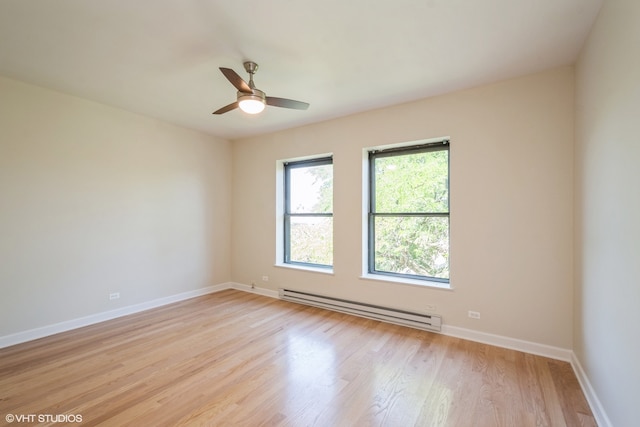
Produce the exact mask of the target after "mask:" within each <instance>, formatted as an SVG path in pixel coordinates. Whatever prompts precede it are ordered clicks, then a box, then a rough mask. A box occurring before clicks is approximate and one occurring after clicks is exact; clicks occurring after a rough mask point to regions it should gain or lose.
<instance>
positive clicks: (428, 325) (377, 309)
mask: <svg viewBox="0 0 640 427" xmlns="http://www.w3.org/2000/svg"><path fill="white" fill-rule="evenodd" d="M278 293H279V296H280V299H283V300H286V301H292V302H297V303H300V304H306V305H312V306H315V307H320V308H326V309H328V310H333V311H340V312H342V313H349V314H354V315H356V316H361V317H367V318H369V319H376V320H381V321H383V322H388V323H394V324H396V325H403V326H410V327H412V328H417V329H424V330H427V331H436V332H440V327H441V324H442V317H441V316H438V315H434V314H420V313H412V312H410V311H404V310H397V309H394V308H387V307H381V306H378V305H373V304H365V303H361V302H355V301H348V300H344V299H339V298H332V297H326V296H322V295H315V294H310V293H307V292H300V291H294V290H291V289H280V290H279V291H278Z"/></svg>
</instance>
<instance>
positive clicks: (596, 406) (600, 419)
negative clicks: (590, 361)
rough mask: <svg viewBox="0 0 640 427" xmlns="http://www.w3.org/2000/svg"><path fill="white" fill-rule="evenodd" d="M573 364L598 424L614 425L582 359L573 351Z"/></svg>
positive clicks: (603, 426)
mask: <svg viewBox="0 0 640 427" xmlns="http://www.w3.org/2000/svg"><path fill="white" fill-rule="evenodd" d="M571 366H572V367H573V372H575V373H576V377H578V382H579V383H580V387H581V388H582V392H583V393H584V395H585V397H586V398H587V403H589V407H590V408H591V412H593V416H594V418H595V419H596V423H598V426H600V427H612V426H613V424H611V421H610V420H609V417H608V416H607V413H606V412H605V410H604V407H603V406H602V402H600V399H598V396H597V395H596V392H595V390H594V389H593V386H592V385H591V382H590V381H589V378H588V377H587V374H586V373H585V372H584V369H583V368H582V364H581V363H580V360H579V359H578V357H577V356H576V355H575V353H573V352H572V357H571Z"/></svg>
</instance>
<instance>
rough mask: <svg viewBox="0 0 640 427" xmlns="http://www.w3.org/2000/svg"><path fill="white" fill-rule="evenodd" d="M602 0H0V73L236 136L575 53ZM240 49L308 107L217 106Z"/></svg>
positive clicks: (475, 81)
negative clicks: (248, 110)
mask: <svg viewBox="0 0 640 427" xmlns="http://www.w3.org/2000/svg"><path fill="white" fill-rule="evenodd" d="M602 1H603V0H393V1H391V0H377V1H373V0H103V1H100V0H55V1H45V0H0V75H4V76H6V77H10V78H14V79H18V80H22V81H25V82H28V83H32V84H36V85H40V86H44V87H47V88H51V89H55V90H58V91H61V92H66V93H69V94H72V95H76V96H80V97H83V98H88V99H91V100H95V101H98V102H101V103H104V104H108V105H112V106H115V107H119V108H123V109H125V110H129V111H133V112H137V113H141V114H144V115H147V116H151V117H156V118H159V119H163V120H166V121H169V122H172V123H176V124H178V125H182V126H185V127H189V128H193V129H198V130H201V131H204V132H207V133H209V134H212V135H216V136H219V137H223V138H227V139H235V138H239V137H243V136H249V135H256V134H260V133H265V132H270V131H274V130H279V129H284V128H289V127H294V126H299V125H303V124H308V123H313V122H318V121H322V120H327V119H331V118H335V117H338V116H343V115H346V114H351V113H355V112H359V111H364V110H370V109H373V108H378V107H383V106H388V105H392V104H398V103H402V102H407V101H412V100H416V99H420V98H425V97H428V96H432V95H436V94H441V93H445V92H450V91H453V90H458V89H462V88H467V87H472V86H476V85H479V84H484V83H489V82H494V81H498V80H502V79H506V78H510V77H516V76H520V75H524V74H528V73H532V72H537V71H540V70H544V69H548V68H552V67H556V66H561V65H566V64H571V63H573V62H574V61H575V59H576V57H577V55H578V52H579V50H580V48H581V46H582V44H583V42H584V40H585V38H586V36H587V35H588V32H589V30H590V27H591V25H592V23H593V22H594V20H595V17H596V15H597V13H598V10H599V9H600V6H601V4H602ZM245 60H252V61H255V62H257V63H258V64H259V65H260V69H259V70H258V72H257V74H256V76H255V82H256V86H257V87H258V88H259V89H262V90H263V91H265V92H266V93H267V95H270V96H277V97H283V98H292V99H296V100H301V101H305V102H309V103H310V104H311V106H310V107H309V109H308V110H306V111H297V110H288V109H283V108H277V107H268V108H267V110H265V112H264V113H262V114H261V115H258V116H249V115H246V114H244V113H242V112H240V110H234V111H232V112H229V113H226V114H224V115H220V116H217V115H215V116H214V115H212V114H211V113H212V112H213V111H214V110H216V109H217V108H219V107H221V106H223V105H226V104H229V103H231V102H233V101H235V96H236V95H235V94H236V90H235V89H234V88H233V86H231V84H230V83H229V82H228V81H227V80H226V79H225V77H224V76H223V75H222V74H221V73H220V71H219V70H218V67H227V68H233V69H234V70H236V72H238V74H240V75H241V76H242V77H243V78H247V75H246V73H245V72H244V69H243V67H242V62H243V61H245ZM247 80H248V78H247ZM1 95H2V94H0V96H1Z"/></svg>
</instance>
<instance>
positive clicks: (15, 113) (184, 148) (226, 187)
mask: <svg viewBox="0 0 640 427" xmlns="http://www.w3.org/2000/svg"><path fill="white" fill-rule="evenodd" d="M230 161H231V149H230V145H229V143H228V142H226V141H223V140H216V139H214V138H212V137H210V136H207V135H204V134H200V133H197V132H194V131H191V130H186V129H182V128H179V127H176V126H172V125H168V124H166V123H163V122H160V121H156V120H152V119H148V118H145V117H142V116H139V115H136V114H132V113H128V112H125V111H122V110H117V109H113V108H110V107H106V106H104V105H100V104H96V103H93V102H90V101H86V100H82V99H79V98H74V97H71V96H67V95H63V94H60V93H57V92H53V91H49V90H45V89H42V88H38V87H35V86H30V85H26V84H23V83H19V82H16V81H13V80H9V79H5V78H0V236H1V237H0V265H1V267H0V295H1V297H0V316H1V319H0V336H4V335H8V334H12V333H16V332H21V331H25V330H29V329H32V328H37V327H41V326H48V325H51V324H54V323H56V322H61V321H65V320H71V319H76V318H79V317H82V316H88V315H92V314H95V313H100V312H103V311H107V310H112V309H116V308H120V307H124V306H128V305H132V304H136V303H141V302H146V301H150V300H153V299H156V298H160V297H165V296H169V295H175V294H179V293H181V292H188V291H191V290H195V289H200V288H203V287H206V286H210V285H215V284H219V283H223V282H227V281H228V280H229V278H230V268H229V266H230V260H229V247H230V243H229V242H230V240H229V239H230V216H229V214H230V212H229V206H230V186H231V184H230V178H231V169H230ZM111 292H120V295H121V298H120V299H119V300H116V301H109V299H108V294H109V293H111Z"/></svg>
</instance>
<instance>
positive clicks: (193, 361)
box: [0, 290, 595, 427]
mask: <svg viewBox="0 0 640 427" xmlns="http://www.w3.org/2000/svg"><path fill="white" fill-rule="evenodd" d="M7 414H11V415H20V414H26V415H29V414H34V415H41V414H52V415H55V414H73V415H80V416H81V417H82V423H75V424H74V423H72V424H71V425H81V426H83V427H84V426H92V425H109V426H126V425H131V426H164V425H166V426H174V425H221V426H223V425H233V426H276V425H277V426H280V425H282V426H321V427H327V426H383V425H384V426H398V427H405V426H412V425H419V426H455V427H458V426H463V427H464V426H481V427H484V426H487V427H493V426H509V427H511V426H518V427H520V426H565V425H567V426H593V425H595V422H594V419H593V416H592V414H591V411H590V410H589V407H588V405H587V403H586V400H585V398H584V395H583V394H582V392H581V390H580V387H579V385H578V382H577V380H576V377H575V375H574V373H573V371H572V369H571V367H570V365H569V364H568V363H565V362H560V361H556V360H552V359H547V358H544V357H539V356H533V355H529V354H525V353H521V352H517V351H512V350H506V349H502V348H498V347H492V346H489V345H484V344H478V343H473V342H470V341H465V340H460V339H456V338H451V337H447V336H444V335H440V334H434V333H429V332H424V331H419V330H414V329H410V328H405V327H402V326H395V325H389V324H385V323H381V322H378V321H374V320H368V319H362V318H359V317H353V316H349V315H345V314H341V313H335V312H331V311H325V310H322V309H318V308H313V307H307V306H303V305H298V304H294V303H290V302H284V301H280V300H276V299H272V298H268V297H263V296H259V295H255V294H250V293H245V292H241V291H233V290H228V291H223V292H219V293H216V294H212V295H208V296H204V297H199V298H194V299H191V300H188V301H183V302H180V303H176V304H172V305H169V306H165V307H161V308H158V309H154V310H150V311H146V312H143V313H139V314H135V315H131V316H127V317H123V318H119V319H115V320H112V321H108V322H104V323H101V324H97V325H93V326H89V327H86V328H82V329H78V330H74V331H71V332H67V333H63V334H59V335H55V336H51V337H47V338H43V339H40V340H36V341H32V342H29V343H24V344H20V345H17V346H13V347H8V348H5V349H0V417H1V419H0V424H2V423H6V419H5V416H6V415H7ZM32 424H34V423H32ZM12 425H21V426H23V425H30V424H29V423H16V422H14V423H13V424H12ZM56 425H61V424H56Z"/></svg>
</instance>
